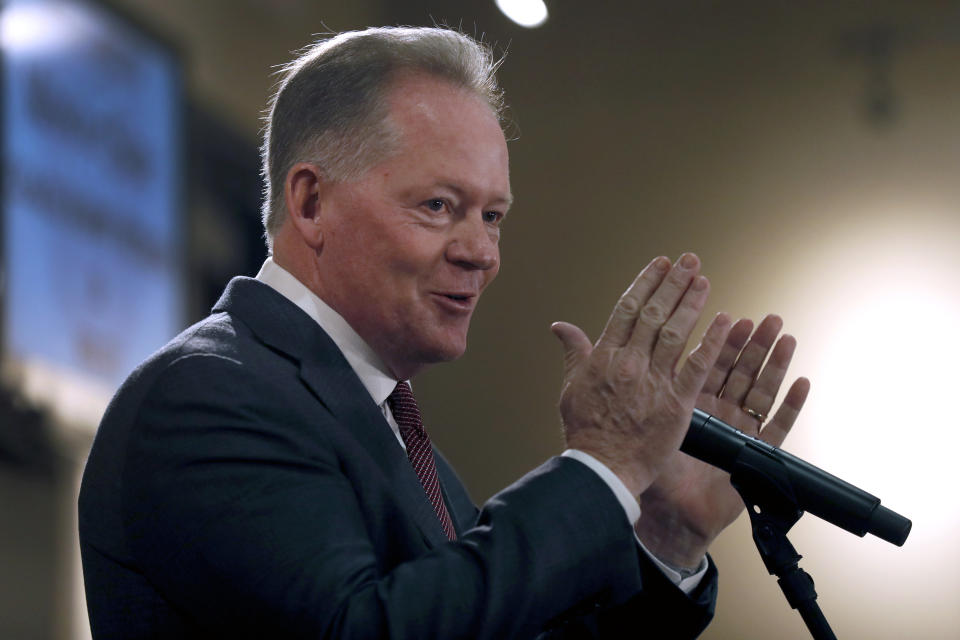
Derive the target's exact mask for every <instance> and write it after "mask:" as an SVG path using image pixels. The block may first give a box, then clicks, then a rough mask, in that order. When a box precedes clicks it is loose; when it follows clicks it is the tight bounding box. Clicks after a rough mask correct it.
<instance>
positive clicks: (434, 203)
mask: <svg viewBox="0 0 960 640" xmlns="http://www.w3.org/2000/svg"><path fill="white" fill-rule="evenodd" d="M424 205H425V206H426V207H427V209H430V211H435V212H437V213H439V212H441V211H443V210H444V208H446V206H447V203H446V201H445V200H441V199H439V198H434V199H433V200H427V201H426V202H425V203H424Z"/></svg>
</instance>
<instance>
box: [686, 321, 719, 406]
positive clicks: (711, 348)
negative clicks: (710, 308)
mask: <svg viewBox="0 0 960 640" xmlns="http://www.w3.org/2000/svg"><path fill="white" fill-rule="evenodd" d="M729 332H730V316H728V315H727V314H725V313H718V314H717V316H716V317H715V318H714V319H713V322H711V323H710V326H709V327H707V331H706V333H704V334H703V340H701V341H700V344H699V345H697V348H696V349H694V350H693V351H692V352H691V353H690V355H689V356H687V360H686V362H684V363H683V366H682V367H681V368H680V372H679V373H678V374H677V379H676V380H677V381H676V384H677V387H676V389H677V395H678V396H680V397H695V396H696V394H697V393H698V392H699V391H700V389H701V388H702V387H703V383H704V381H705V380H706V379H707V375H708V374H709V373H710V370H711V369H712V368H713V364H714V362H716V360H717V357H718V356H719V355H720V351H721V350H722V349H723V344H724V342H725V341H726V339H727V335H728V334H729Z"/></svg>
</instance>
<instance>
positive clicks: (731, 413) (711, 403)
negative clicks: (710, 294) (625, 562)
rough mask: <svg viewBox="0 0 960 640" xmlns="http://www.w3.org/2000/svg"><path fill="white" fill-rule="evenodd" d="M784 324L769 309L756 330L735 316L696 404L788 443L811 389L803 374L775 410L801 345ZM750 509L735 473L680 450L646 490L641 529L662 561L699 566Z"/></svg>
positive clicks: (741, 426)
mask: <svg viewBox="0 0 960 640" xmlns="http://www.w3.org/2000/svg"><path fill="white" fill-rule="evenodd" d="M782 325H783V322H782V321H781V319H780V318H779V317H777V316H775V315H769V316H767V317H766V318H764V319H763V321H762V322H761V323H760V325H759V326H758V327H757V329H756V331H753V335H751V331H752V330H753V323H752V322H751V321H750V320H740V321H738V322H737V323H735V324H734V325H733V327H732V328H731V330H730V332H729V334H728V335H727V339H726V343H725V344H724V346H723V349H722V350H721V352H720V355H719V357H718V358H717V360H716V362H715V363H714V365H713V368H712V369H711V371H710V373H709V375H708V376H707V378H706V382H705V383H704V385H703V388H702V389H701V391H700V394H699V396H698V398H697V403H696V406H697V408H699V409H701V410H703V411H706V412H707V413H710V414H712V415H714V416H716V417H717V418H719V419H721V420H723V421H724V422H726V423H728V424H730V425H732V426H734V427H736V428H737V429H740V430H741V431H743V432H744V433H747V434H749V435H752V436H757V437H759V438H760V439H762V440H764V441H765V442H767V443H769V444H771V445H774V446H779V445H780V444H782V443H783V441H784V438H786V436H787V433H789V431H790V429H791V427H793V424H794V422H795V421H796V419H797V415H798V414H799V412H800V409H801V408H802V407H803V403H804V401H805V400H806V398H807V393H808V392H809V390H810V382H809V381H808V380H807V379H806V378H799V379H797V380H796V381H795V382H794V383H793V384H792V385H791V386H790V388H789V389H788V390H787V393H786V395H785V396H784V399H783V402H782V403H781V404H780V406H779V408H777V409H776V411H774V410H773V405H774V401H775V398H776V396H777V392H778V391H779V389H780V386H781V384H782V383H783V380H784V378H785V376H786V371H787V367H788V366H789V364H790V360H791V359H792V358H793V352H794V349H795V348H796V340H795V339H794V338H793V337H792V336H790V335H784V336H782V337H781V338H780V339H779V340H777V334H778V333H779V332H780V329H781V327H782ZM768 354H769V359H768V358H767V356H768ZM765 360H766V364H765V365H764V361H765ZM771 412H773V413H772V417H770V419H769V421H768V420H767V416H768V415H771ZM743 508H744V505H743V501H742V500H741V498H740V495H739V494H738V493H737V492H736V491H735V490H734V488H733V487H732V486H731V485H730V476H729V474H727V473H726V472H724V471H721V470H719V469H717V468H715V467H711V466H709V465H707V464H706V463H703V462H700V461H699V460H696V459H694V458H692V457H690V456H688V455H686V454H684V453H682V452H679V451H676V452H674V453H673V454H672V455H671V457H670V460H668V461H667V462H666V463H665V464H664V466H663V470H662V471H661V473H660V475H659V476H658V477H657V480H656V481H655V482H654V483H653V484H652V485H651V486H650V487H649V488H648V489H647V491H646V492H644V493H643V495H642V497H641V509H642V515H641V517H640V521H639V522H638V523H637V526H636V531H637V534H638V536H639V537H640V539H641V540H642V541H643V543H644V545H645V546H646V547H647V548H648V549H649V550H650V551H651V552H653V553H654V554H655V555H656V556H657V557H659V558H660V559H661V560H664V561H665V562H668V563H670V564H673V565H675V566H680V567H694V566H696V565H697V564H698V563H699V561H700V559H701V558H702V557H703V555H704V554H705V553H706V551H707V548H708V547H709V545H710V543H711V542H713V540H714V539H715V538H716V536H717V535H718V534H719V533H720V531H722V530H723V529H724V528H725V527H727V526H728V525H729V524H730V523H732V522H733V521H734V520H735V519H736V518H737V516H738V515H739V514H740V512H741V511H742V510H743Z"/></svg>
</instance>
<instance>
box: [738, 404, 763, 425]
mask: <svg viewBox="0 0 960 640" xmlns="http://www.w3.org/2000/svg"><path fill="white" fill-rule="evenodd" d="M740 408H741V409H742V410H743V412H744V413H746V414H747V415H748V416H750V417H751V418H756V419H757V420H759V421H760V424H763V423H764V422H766V421H767V415H766V414H765V413H760V412H759V411H754V410H753V409H751V408H750V407H740Z"/></svg>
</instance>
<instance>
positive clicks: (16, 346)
mask: <svg viewBox="0 0 960 640" xmlns="http://www.w3.org/2000/svg"><path fill="white" fill-rule="evenodd" d="M0 20H2V23H0V26H2V32H0V37H2V44H3V132H2V140H3V155H2V169H3V225H4V226H3V258H4V272H5V281H4V285H5V295H4V322H3V329H4V336H3V339H4V349H3V352H4V355H5V359H6V360H7V361H8V363H10V362H12V363H13V364H14V365H15V367H14V368H15V369H16V370H17V371H18V372H19V374H18V375H19V377H20V379H21V384H23V385H25V386H27V387H30V390H29V395H31V396H37V395H39V396H42V397H41V398H39V399H40V400H44V401H45V402H46V403H47V404H53V405H57V404H58V403H61V402H62V401H66V402H68V401H67V400H64V399H65V398H69V397H76V396H78V395H80V396H84V395H85V396H88V399H89V400H90V401H92V402H94V403H95V404H100V405H102V404H103V402H104V401H105V400H104V396H107V397H108V396H109V395H110V394H111V393H112V391H113V390H115V389H116V387H117V386H118V385H119V384H120V382H121V381H122V380H123V378H124V377H125V376H126V375H127V374H128V373H129V372H130V371H131V370H132V369H133V368H134V367H135V366H136V364H137V363H138V362H139V361H141V360H142V359H143V358H144V357H146V356H147V355H149V354H150V353H151V352H152V351H154V350H155V349H157V348H158V347H160V346H161V345H162V344H163V343H164V342H166V341H167V340H169V339H170V337H172V336H173V335H174V334H175V332H176V330H177V328H178V327H179V326H180V323H181V321H182V314H181V304H182V297H183V296H182V292H181V283H180V276H179V270H178V263H179V260H178V259H177V254H178V245H179V238H180V224H179V219H178V204H179V197H180V194H179V180H180V171H181V169H180V166H179V160H180V158H179V143H180V139H179V137H180V134H179V117H180V94H179V69H178V65H177V61H176V59H175V57H174V56H173V55H172V53H171V52H170V51H169V50H168V49H167V48H166V47H164V46H162V45H161V44H160V43H158V42H156V41H155V40H153V39H151V38H150V37H148V36H147V35H145V34H144V33H141V32H140V31H139V30H137V29H135V28H134V27H133V26H132V25H131V24H130V23H129V22H127V21H125V20H122V19H120V18H119V17H118V16H117V15H115V14H113V13H110V12H109V11H107V10H105V9H104V8H102V7H99V6H96V5H92V4H87V3H83V2H76V1H70V2H66V1H48V2H41V1H28V0H20V1H9V2H6V3H5V4H4V5H3V9H2V14H0ZM54 409H59V410H60V411H61V412H62V411H64V410H65V409H66V407H62V406H60V407H57V406H54ZM100 409H101V410H102V406H100ZM90 426H95V424H94V425H90Z"/></svg>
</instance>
